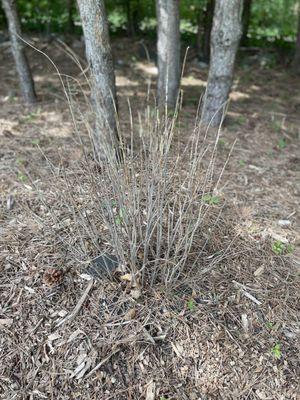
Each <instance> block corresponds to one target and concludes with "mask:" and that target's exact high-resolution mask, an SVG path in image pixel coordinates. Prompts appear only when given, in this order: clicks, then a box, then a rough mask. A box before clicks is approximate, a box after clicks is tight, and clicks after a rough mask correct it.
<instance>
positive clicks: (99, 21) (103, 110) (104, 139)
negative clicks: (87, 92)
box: [77, 0, 118, 159]
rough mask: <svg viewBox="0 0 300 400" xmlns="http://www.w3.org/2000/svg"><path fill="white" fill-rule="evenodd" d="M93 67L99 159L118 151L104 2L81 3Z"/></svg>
mask: <svg viewBox="0 0 300 400" xmlns="http://www.w3.org/2000/svg"><path fill="white" fill-rule="evenodd" d="M77 2H78V7H79V12H80V16H81V21H82V28H83V33H84V40H85V47H86V57H87V60H88V63H89V65H90V68H91V84H92V103H93V107H94V112H95V132H94V146H95V150H96V152H97V155H98V157H100V158H101V159H105V158H107V157H106V152H107V151H111V150H113V149H114V150H116V149H117V148H118V132H117V123H116V87H115V74H114V67H113V58H112V52H111V46H110V40H109V32H108V22H107V17H106V12H105V6H104V0H77Z"/></svg>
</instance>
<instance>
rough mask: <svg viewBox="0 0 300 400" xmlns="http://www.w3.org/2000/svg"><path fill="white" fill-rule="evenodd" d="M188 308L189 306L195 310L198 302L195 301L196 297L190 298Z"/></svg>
mask: <svg viewBox="0 0 300 400" xmlns="http://www.w3.org/2000/svg"><path fill="white" fill-rule="evenodd" d="M187 308H188V309H189V310H190V311H195V308H196V302H195V300H194V299H192V298H191V299H189V300H188V302H187Z"/></svg>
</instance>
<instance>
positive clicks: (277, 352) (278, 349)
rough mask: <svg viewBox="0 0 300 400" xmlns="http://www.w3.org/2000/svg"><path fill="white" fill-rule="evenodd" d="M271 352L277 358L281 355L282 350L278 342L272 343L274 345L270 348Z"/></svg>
mask: <svg viewBox="0 0 300 400" xmlns="http://www.w3.org/2000/svg"><path fill="white" fill-rule="evenodd" d="M271 353H272V354H273V356H274V357H275V358H276V359H277V360H279V359H280V358H281V357H282V351H281V344H280V343H276V344H275V345H274V347H272V349H271Z"/></svg>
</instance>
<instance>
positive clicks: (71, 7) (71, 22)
mask: <svg viewBox="0 0 300 400" xmlns="http://www.w3.org/2000/svg"><path fill="white" fill-rule="evenodd" d="M67 10H68V31H69V33H73V32H74V28H75V25H74V19H73V12H74V0H67Z"/></svg>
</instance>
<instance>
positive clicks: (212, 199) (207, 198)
mask: <svg viewBox="0 0 300 400" xmlns="http://www.w3.org/2000/svg"><path fill="white" fill-rule="evenodd" d="M202 200H203V201H204V203H206V204H209V205H210V206H216V205H218V204H219V203H220V197H219V196H213V195H211V194H205V195H204V196H203V197H202Z"/></svg>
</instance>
